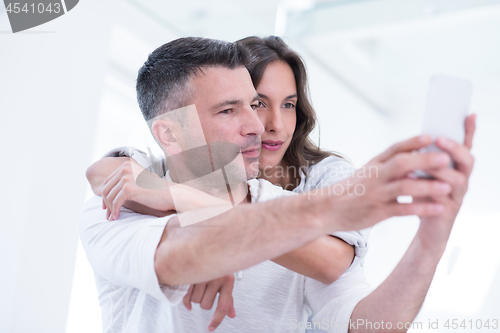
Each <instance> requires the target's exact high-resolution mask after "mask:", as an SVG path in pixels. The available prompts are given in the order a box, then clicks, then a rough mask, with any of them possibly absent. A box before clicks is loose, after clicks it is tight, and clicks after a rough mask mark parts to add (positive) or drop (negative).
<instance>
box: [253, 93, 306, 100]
mask: <svg viewBox="0 0 500 333" xmlns="http://www.w3.org/2000/svg"><path fill="white" fill-rule="evenodd" d="M259 96H260V97H261V98H267V99H269V97H268V96H266V95H264V94H259ZM295 97H297V94H293V95H290V96H287V97H285V98H284V99H283V100H285V99H292V98H295Z"/></svg>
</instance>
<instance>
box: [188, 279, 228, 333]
mask: <svg viewBox="0 0 500 333" xmlns="http://www.w3.org/2000/svg"><path fill="white" fill-rule="evenodd" d="M233 286H234V275H233V274H230V275H227V276H224V277H221V278H219V279H215V280H212V281H209V282H206V283H197V284H192V285H191V287H189V290H188V293H187V294H186V296H184V298H183V299H182V302H183V303H184V306H185V307H186V309H188V310H189V311H191V302H193V303H198V304H200V307H201V308H202V309H204V310H210V309H211V308H212V306H213V304H214V302H215V297H216V296H217V293H219V302H218V304H217V309H216V310H215V313H214V316H213V318H212V321H211V322H210V324H209V325H208V330H209V331H210V332H212V331H213V330H215V329H216V328H217V327H218V326H219V325H220V323H221V322H222V320H223V319H224V317H225V316H228V317H229V318H234V317H236V312H235V310H234V305H233Z"/></svg>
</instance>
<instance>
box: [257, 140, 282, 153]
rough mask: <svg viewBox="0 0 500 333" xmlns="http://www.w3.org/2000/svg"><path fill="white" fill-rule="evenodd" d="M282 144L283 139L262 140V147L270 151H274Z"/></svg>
mask: <svg viewBox="0 0 500 333" xmlns="http://www.w3.org/2000/svg"><path fill="white" fill-rule="evenodd" d="M282 145H283V141H273V140H265V141H262V148H263V149H266V150H270V151H276V150H278V149H280V148H281V146H282Z"/></svg>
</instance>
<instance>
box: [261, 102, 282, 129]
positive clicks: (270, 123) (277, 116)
mask: <svg viewBox="0 0 500 333" xmlns="http://www.w3.org/2000/svg"><path fill="white" fill-rule="evenodd" d="M283 128H284V125H283V119H281V110H280V108H279V107H274V108H272V109H271V110H270V112H267V114H266V122H265V129H266V132H281V131H282V130H283Z"/></svg>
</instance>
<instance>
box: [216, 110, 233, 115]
mask: <svg viewBox="0 0 500 333" xmlns="http://www.w3.org/2000/svg"><path fill="white" fill-rule="evenodd" d="M231 111H233V110H231V109H227V110H223V111H221V112H219V113H222V114H229V113H230V112H231Z"/></svg>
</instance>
